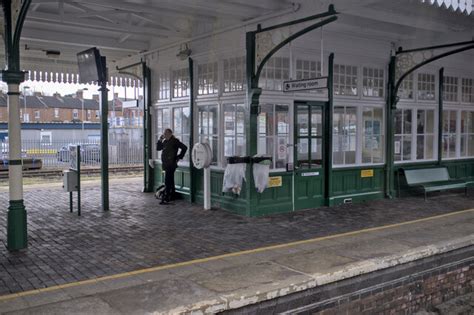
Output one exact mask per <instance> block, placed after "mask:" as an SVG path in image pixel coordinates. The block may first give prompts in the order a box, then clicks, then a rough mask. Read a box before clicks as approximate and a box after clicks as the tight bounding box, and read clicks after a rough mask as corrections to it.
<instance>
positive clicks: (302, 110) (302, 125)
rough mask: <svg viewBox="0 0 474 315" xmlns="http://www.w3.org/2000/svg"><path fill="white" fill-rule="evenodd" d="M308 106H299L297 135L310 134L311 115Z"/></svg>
mask: <svg viewBox="0 0 474 315" xmlns="http://www.w3.org/2000/svg"><path fill="white" fill-rule="evenodd" d="M308 114H309V113H308V106H298V107H297V114H296V115H297V117H296V130H297V131H296V132H297V136H308V134H309V130H308V129H309V119H308V118H309V117H308Z"/></svg>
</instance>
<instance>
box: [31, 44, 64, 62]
mask: <svg viewBox="0 0 474 315" xmlns="http://www.w3.org/2000/svg"><path fill="white" fill-rule="evenodd" d="M25 50H33V51H42V52H44V53H45V54H46V56H47V57H48V58H53V59H54V58H58V57H59V56H60V55H61V52H60V51H59V50H52V49H43V48H36V47H30V46H28V45H25Z"/></svg>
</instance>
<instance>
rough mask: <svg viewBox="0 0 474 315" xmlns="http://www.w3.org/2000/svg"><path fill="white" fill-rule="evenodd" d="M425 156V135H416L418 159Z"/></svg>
mask: <svg viewBox="0 0 474 315" xmlns="http://www.w3.org/2000/svg"><path fill="white" fill-rule="evenodd" d="M424 158H425V137H424V136H417V137H416V159H417V160H423V159H424Z"/></svg>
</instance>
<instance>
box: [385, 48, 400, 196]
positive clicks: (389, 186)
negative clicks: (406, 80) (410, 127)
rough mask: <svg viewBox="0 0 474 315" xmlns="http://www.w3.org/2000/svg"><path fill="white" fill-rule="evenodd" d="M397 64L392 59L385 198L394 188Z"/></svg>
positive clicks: (388, 106) (386, 144)
mask: <svg viewBox="0 0 474 315" xmlns="http://www.w3.org/2000/svg"><path fill="white" fill-rule="evenodd" d="M395 63H396V57H395V56H391V57H390V64H389V67H388V89H387V90H388V96H387V110H386V117H387V119H386V128H385V134H386V140H385V163H386V164H385V197H387V198H392V196H393V192H394V188H393V177H394V176H393V147H394V142H393V141H394V130H393V117H394V111H395V108H396V102H397V95H396V92H395Z"/></svg>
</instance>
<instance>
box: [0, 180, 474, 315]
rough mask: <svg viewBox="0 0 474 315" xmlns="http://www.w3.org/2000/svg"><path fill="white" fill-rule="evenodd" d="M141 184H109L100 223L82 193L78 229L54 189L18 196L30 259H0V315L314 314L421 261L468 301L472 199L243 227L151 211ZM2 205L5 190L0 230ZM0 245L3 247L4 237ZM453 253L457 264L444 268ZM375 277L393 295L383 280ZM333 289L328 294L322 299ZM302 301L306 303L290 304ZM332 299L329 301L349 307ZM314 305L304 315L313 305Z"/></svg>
mask: <svg viewBox="0 0 474 315" xmlns="http://www.w3.org/2000/svg"><path fill="white" fill-rule="evenodd" d="M141 184H142V179H122V180H116V181H111V195H110V197H111V198H110V200H111V211H110V212H108V213H103V212H102V211H101V210H100V187H99V184H98V182H95V183H94V182H91V183H89V184H85V185H84V191H83V209H82V216H81V217H78V216H77V215H76V213H72V214H71V213H69V210H68V195H67V194H66V193H64V192H62V190H61V187H60V186H59V185H36V186H30V187H28V188H26V189H25V202H26V207H27V210H28V216H29V226H28V228H29V247H28V249H27V250H24V251H20V252H16V253H10V252H8V251H7V250H6V249H5V247H2V248H0V280H1V281H0V314H64V313H68V314H92V313H94V314H131V313H133V314H144V313H153V312H156V313H172V314H174V313H190V312H195V313H196V314H198V313H216V312H241V313H280V312H288V313H304V312H306V311H308V310H310V309H311V308H304V306H302V305H311V303H313V302H314V301H315V300H314V296H315V295H317V296H318V297H319V298H321V295H324V294H322V293H321V292H318V291H314V290H317V289H318V288H322V287H324V288H325V290H326V291H325V292H326V295H327V294H329V293H328V292H333V293H334V290H336V291H337V290H339V291H341V290H342V289H341V288H342V286H341V285H340V284H341V283H342V282H343V281H346V280H350V279H356V278H358V279H362V278H361V277H363V276H364V275H373V274H375V273H376V272H380V271H387V270H397V272H398V273H399V274H400V273H401V274H404V273H406V274H409V273H407V270H406V269H400V268H402V267H401V266H404V267H403V268H408V267H409V268H412V269H413V268H415V269H416V268H420V267H419V266H418V267H417V266H415V265H413V263H414V262H417V261H423V266H422V269H423V272H425V274H424V276H420V277H426V279H429V277H438V278H439V277H443V279H445V280H442V279H438V280H439V283H440V284H442V283H444V282H446V281H447V280H446V279H448V278H449V276H445V275H444V274H442V273H441V272H440V271H439V270H438V269H436V268H437V266H439V265H440V262H441V263H443V264H444V265H443V266H446V270H447V273H449V272H454V271H455V270H459V272H458V273H456V278H455V280H456V281H457V282H459V283H458V284H457V285H456V287H457V289H456V290H458V291H459V292H457V293H458V294H462V293H467V292H468V291H469V286H470V288H471V290H472V286H473V281H474V280H473V278H472V276H473V273H474V271H473V265H474V262H473V259H474V258H473V257H474V255H473V246H474V209H472V205H473V201H474V194H473V193H472V192H471V194H470V195H469V196H468V197H464V195H463V194H454V193H441V194H435V195H434V196H432V197H430V198H429V199H428V201H426V202H424V201H423V198H422V197H408V198H403V199H398V200H379V201H373V202H370V203H365V204H352V205H344V206H337V207H330V208H327V207H323V208H319V209H314V210H307V211H300V212H296V213H291V214H282V215H273V216H268V217H263V218H247V217H240V216H236V215H233V214H230V213H228V212H224V211H221V210H212V211H204V210H202V209H201V208H200V207H198V206H195V205H190V204H189V203H186V202H184V201H182V202H181V201H178V202H176V203H175V204H174V205H168V206H163V205H159V204H158V202H157V200H156V199H155V198H154V196H153V195H152V194H142V193H140V189H141ZM7 203H8V194H7V192H6V191H4V190H3V191H1V192H0V209H2V210H1V211H2V213H3V214H2V215H1V216H0V224H1V225H2V226H6V223H5V218H6V213H5V209H6V207H7ZM0 239H1V241H2V242H5V239H6V235H5V229H3V230H2V231H1V232H0ZM450 253H456V255H457V256H456V257H454V258H453V259H451V260H450V262H449V263H448V260H447V258H446V257H445V256H446V255H449V254H450ZM434 257H437V258H436V259H438V260H433V259H434ZM430 259H431V260H430ZM407 266H408V267H407ZM397 268H398V269H397ZM443 268H444V267H443ZM426 272H428V273H426ZM418 274H420V273H419V272H418ZM378 276H379V277H382V278H383V280H384V282H385V283H390V288H391V289H393V290H396V289H397V287H396V281H395V280H394V279H395V278H393V277H392V275H390V274H387V273H385V274H379V275H378ZM391 277H392V278H391ZM445 277H446V278H445ZM397 279H398V278H397ZM423 279H424V278H423ZM453 279H454V278H453ZM373 281H374V280H373V279H372V280H371V279H368V278H363V281H357V282H355V283H354V282H353V283H349V284H345V285H346V287H345V288H346V290H349V289H350V290H351V291H353V292H359V291H361V290H362V291H363V292H362V291H361V292H359V293H357V294H358V295H357V296H358V298H359V299H362V298H363V297H364V296H363V295H364V294H367V293H369V294H370V295H373V294H377V293H378V292H379V291H377V290H382V289H381V288H378V289H377V288H376V289H374V290H372V291H367V289H366V287H367V286H366V285H370V283H371V282H373ZM443 281H444V282H443ZM362 283H364V285H365V287H363V286H362ZM331 284H336V287H332V288H327V287H325V286H327V285H331ZM448 284H449V283H448ZM454 287H455V286H454V285H453V288H454ZM466 288H467V289H466ZM411 289H412V288H411ZM415 289H416V288H414V289H413V290H415ZM330 290H333V291H330ZM364 290H365V291H364ZM384 290H385V289H384ZM453 290H454V289H453ZM415 291H416V290H415ZM304 292H312V295H311V294H305V295H301V296H299V295H298V294H303V293H304ZM364 292H365V293H364ZM340 293H341V292H339V293H338V294H333V296H338V297H339V296H343V297H342V298H341V299H346V300H347V301H346V302H349V300H351V301H352V298H353V297H352V296H350V295H347V292H346V293H345V294H340ZM410 296H411V295H410ZM439 298H440V302H441V300H442V298H443V297H439ZM304 299H306V300H305V301H302V300H304ZM311 299H313V300H311ZM297 301H299V302H297ZM324 301H326V302H325V303H326V304H327V303H329V302H327V301H328V299H326V300H324ZM314 303H316V302H314ZM314 303H313V304H314ZM331 303H336V304H337V303H341V301H340V300H337V301H332V302H331ZM316 304H317V303H316ZM316 304H314V305H313V308H312V309H311V310H312V312H314V310H315V309H316V307H319V306H320V304H321V301H320V302H319V304H318V305H319V306H317V305H316ZM349 304H350V303H349ZM349 304H348V305H349ZM252 307H253V308H252ZM348 307H349V306H348ZM357 307H361V306H360V305H359V306H357ZM400 307H403V305H400ZM404 307H405V310H408V309H409V307H411V306H410V303H409V302H406V303H405V306H404ZM295 310H296V311H295ZM359 310H362V309H359ZM368 310H370V308H368ZM413 310H414V309H413ZM347 312H349V313H350V310H349V309H347V310H346V313H347ZM356 313H357V312H356ZM369 313H370V312H369Z"/></svg>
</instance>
